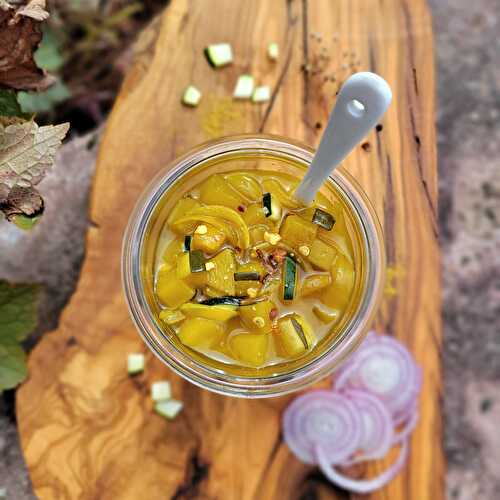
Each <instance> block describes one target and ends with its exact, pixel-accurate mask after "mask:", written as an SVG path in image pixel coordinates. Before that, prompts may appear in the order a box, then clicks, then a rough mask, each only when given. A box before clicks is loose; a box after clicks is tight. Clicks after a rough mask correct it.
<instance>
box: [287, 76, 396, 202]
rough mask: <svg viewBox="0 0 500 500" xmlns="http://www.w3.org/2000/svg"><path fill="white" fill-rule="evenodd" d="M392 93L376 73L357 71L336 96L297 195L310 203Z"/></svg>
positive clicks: (378, 116)
mask: <svg viewBox="0 0 500 500" xmlns="http://www.w3.org/2000/svg"><path fill="white" fill-rule="evenodd" d="M391 99H392V92H391V89H390V87H389V85H388V84H387V82H386V81H385V80H384V79H383V78H382V77H380V76H378V75H376V74H375V73H369V72H362V73H355V74H354V75H352V76H351V77H350V78H348V79H347V80H346V81H345V83H344V85H343V86H342V88H341V89H340V92H339V94H338V96H337V102H336V104H335V107H334V108H333V111H332V112H331V114H330V118H329V119H328V125H327V126H326V129H325V131H324V133H323V137H322V138H321V142H320V144H319V147H318V150H317V152H316V155H315V156H314V158H313V160H312V162H311V165H310V167H309V169H308V171H307V173H306V175H305V176H304V178H303V179H302V182H301V183H300V184H299V186H298V187H297V189H296V190H295V193H294V196H295V197H296V198H297V199H298V200H301V201H302V202H304V203H306V204H310V203H311V202H312V201H313V199H314V196H315V195H316V192H317V191H318V190H319V188H320V187H321V186H322V184H323V183H324V182H325V181H326V179H327V178H328V176H329V175H330V174H331V173H332V171H333V170H334V168H335V167H337V166H338V165H339V164H340V162H341V161H342V160H343V159H344V158H345V157H346V156H347V155H348V154H349V153H350V152H351V151H352V150H353V149H354V147H355V146H356V145H357V144H358V143H359V142H360V141H361V140H362V139H363V138H364V137H365V136H366V135H367V134H368V132H370V130H371V129H372V128H373V127H374V126H375V124H376V123H377V121H378V120H379V119H380V118H381V117H382V115H383V114H384V113H385V111H386V110H387V108H388V106H389V104H390V102H391Z"/></svg>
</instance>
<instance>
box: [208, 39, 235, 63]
mask: <svg viewBox="0 0 500 500" xmlns="http://www.w3.org/2000/svg"><path fill="white" fill-rule="evenodd" d="M204 52H205V57H206V58H207V60H208V62H209V64H210V66H212V67H213V68H221V67H222V66H226V65H228V64H231V63H232V62H233V49H232V47H231V44H229V43H212V44H210V45H209V46H208V47H206V48H205V51H204Z"/></svg>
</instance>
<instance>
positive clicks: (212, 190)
mask: <svg viewBox="0 0 500 500" xmlns="http://www.w3.org/2000/svg"><path fill="white" fill-rule="evenodd" d="M200 200H201V201H202V202H203V203H205V204H206V205H223V206H225V207H229V208H232V209H233V210H238V207H239V206H240V205H241V204H242V203H244V199H243V197H242V196H241V195H240V194H239V193H238V192H236V191H235V190H234V189H233V188H232V187H231V185H230V184H229V183H228V182H227V181H226V180H225V179H224V177H222V176H221V175H217V174H215V175H211V176H210V177H209V178H208V179H207V180H206V181H205V182H203V184H202V185H201V186H200Z"/></svg>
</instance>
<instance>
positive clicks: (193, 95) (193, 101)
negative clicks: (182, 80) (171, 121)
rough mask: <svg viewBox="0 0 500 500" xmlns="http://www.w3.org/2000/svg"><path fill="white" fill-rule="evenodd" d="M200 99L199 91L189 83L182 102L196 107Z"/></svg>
mask: <svg viewBox="0 0 500 500" xmlns="http://www.w3.org/2000/svg"><path fill="white" fill-rule="evenodd" d="M200 100H201V92H200V91H199V90H198V89H197V88H196V87H195V86H193V85H189V87H187V88H186V90H185V91H184V95H183V96H182V102H183V104H185V105H186V106H191V107H193V108H194V107H196V106H198V104H199V102H200Z"/></svg>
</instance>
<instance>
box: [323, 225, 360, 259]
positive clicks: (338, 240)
mask: <svg viewBox="0 0 500 500" xmlns="http://www.w3.org/2000/svg"><path fill="white" fill-rule="evenodd" d="M337 226H338V222H337V223H336V224H335V229H334V230H332V231H326V230H325V229H323V228H321V227H320V228H319V229H318V239H320V240H321V241H323V242H325V243H327V244H328V245H330V246H332V247H333V248H335V249H336V250H337V252H339V253H341V254H343V255H344V256H345V257H347V259H348V260H350V261H351V262H353V248H352V243H351V241H350V239H349V238H346V237H345V236H343V234H341V233H340V232H338V228H337Z"/></svg>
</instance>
